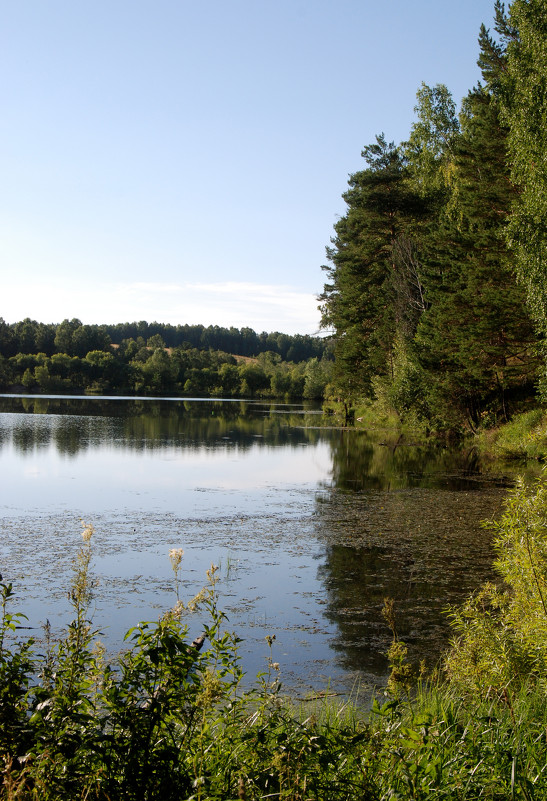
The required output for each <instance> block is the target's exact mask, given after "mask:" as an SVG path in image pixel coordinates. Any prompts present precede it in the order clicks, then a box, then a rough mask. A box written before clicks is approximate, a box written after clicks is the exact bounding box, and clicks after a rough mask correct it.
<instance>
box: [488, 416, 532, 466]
mask: <svg viewBox="0 0 547 801" xmlns="http://www.w3.org/2000/svg"><path fill="white" fill-rule="evenodd" d="M477 440H478V446H479V449H480V451H481V452H482V453H483V454H484V455H485V456H489V457H492V458H501V459H518V460H523V461H524V460H527V459H537V460H538V461H541V462H543V461H546V460H547V412H545V410H544V409H533V410H532V411H529V412H524V413H522V414H518V415H515V417H514V418H513V419H512V420H511V421H510V422H509V423H505V424H504V425H501V426H496V427H495V428H491V429H487V430H484V431H481V432H480V433H479V434H478V436H477Z"/></svg>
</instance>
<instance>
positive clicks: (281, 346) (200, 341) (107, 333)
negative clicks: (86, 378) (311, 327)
mask: <svg viewBox="0 0 547 801" xmlns="http://www.w3.org/2000/svg"><path fill="white" fill-rule="evenodd" d="M152 337H154V338H155V339H154V341H157V342H159V340H160V339H161V342H162V343H163V346H164V347H167V348H176V347H182V348H189V347H192V348H197V349H198V350H208V349H209V348H211V349H213V350H220V351H224V352H225V353H231V354H234V355H236V356H249V357H256V356H258V355H259V354H260V353H265V352H266V351H271V352H272V353H276V354H277V355H279V356H280V357H281V358H282V359H283V361H288V362H301V361H306V360H307V359H313V358H317V359H321V358H322V357H323V356H324V355H325V354H326V353H327V352H328V350H329V344H328V343H327V341H326V340H325V338H324V337H319V336H315V337H314V336H309V335H303V334H294V335H290V334H282V333H280V332H279V331H275V332H273V333H267V332H266V331H263V332H262V333H260V334H257V333H256V331H253V329H252V328H241V329H240V328H234V327H231V328H223V327H222V326H218V325H210V326H207V327H206V326H203V325H171V324H169V323H157V322H153V323H147V322H146V321H144V320H141V321H140V322H132V323H117V324H116V325H84V324H83V323H82V322H81V320H78V319H77V318H74V319H72V320H68V319H67V320H63V322H62V323H59V324H54V323H38V322H37V321H36V320H31V319H30V318H26V319H25V320H21V321H19V322H16V323H12V324H9V323H6V322H5V321H4V320H3V319H2V318H1V317H0V355H2V356H5V357H10V356H16V355H17V354H18V353H45V355H46V356H52V355H53V354H54V353H66V354H68V355H69V356H80V357H82V358H83V357H84V356H85V355H86V354H87V353H89V351H92V350H106V351H108V350H109V348H110V345H122V344H123V343H124V342H127V341H129V340H135V341H137V340H138V341H140V340H145V341H148V340H149V339H151V338H152Z"/></svg>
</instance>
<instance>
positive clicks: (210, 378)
mask: <svg viewBox="0 0 547 801" xmlns="http://www.w3.org/2000/svg"><path fill="white" fill-rule="evenodd" d="M332 366H333V363H332V356H331V352H330V344H329V342H328V341H327V340H326V339H325V338H321V337H311V336H307V335H298V334H297V335H292V336H291V335H288V334H282V333H279V332H275V333H266V332H262V333H260V334H257V333H256V332H255V331H253V330H252V329H251V328H242V329H238V328H222V327H220V326H208V327H205V326H203V325H178V326H174V325H169V324H163V323H157V322H153V323H147V322H145V321H140V322H134V323H119V324H117V325H84V324H83V323H82V322H81V321H80V320H78V319H72V320H63V322H62V323H59V324H48V323H39V322H36V321H35V320H31V319H28V318H27V319H25V320H22V321H20V322H17V323H12V324H9V323H6V322H5V321H4V320H3V319H2V318H0V389H2V390H3V391H6V390H7V391H15V390H25V391H29V392H44V393H46V392H49V393H52V392H55V393H70V392H91V393H106V394H114V393H116V394H140V395H145V394H149V395H166V394H169V395H176V396H178V395H181V396H191V395H195V396H199V397H202V396H209V395H211V396H223V397H235V396H238V397H276V398H280V397H288V398H310V399H311V398H315V399H320V398H322V397H323V396H324V394H325V388H326V386H327V384H328V383H329V381H330V377H331V374H332Z"/></svg>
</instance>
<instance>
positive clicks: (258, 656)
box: [0, 396, 514, 692]
mask: <svg viewBox="0 0 547 801" xmlns="http://www.w3.org/2000/svg"><path fill="white" fill-rule="evenodd" d="M318 421H319V417H318V415H317V412H316V411H315V410H314V409H313V408H312V407H309V408H306V407H304V406H302V405H282V404H270V403H251V402H239V401H235V402H227V401H197V400H196V401H187V400H147V399H139V400H134V399H112V398H110V399H104V398H66V397H65V398H54V397H52V398H42V397H40V398H36V397H32V398H26V397H15V396H10V397H0V459H1V462H0V464H1V469H2V495H1V501H0V503H1V511H2V515H1V521H0V526H1V531H0V534H1V537H0V572H2V574H3V575H4V578H5V579H8V580H10V581H12V582H13V583H14V586H15V587H16V589H17V591H18V594H19V597H20V603H19V609H21V610H23V611H24V612H25V613H26V614H27V615H28V616H29V618H30V621H29V624H30V625H32V626H35V627H36V628H37V632H38V633H39V631H40V629H39V626H40V623H41V622H43V621H44V620H45V619H46V618H49V619H50V620H51V622H52V624H53V625H54V626H60V625H61V624H62V622H63V621H65V620H66V614H67V602H66V589H67V586H68V584H69V582H70V575H71V564H72V560H73V558H74V556H75V554H76V552H77V549H78V548H79V545H80V542H81V538H80V531H81V520H84V521H85V522H89V523H92V524H93V525H94V527H95V531H96V535H95V538H94V554H95V558H94V563H93V573H94V576H96V578H97V580H98V583H97V587H96V592H95V609H94V621H95V623H96V624H97V625H98V626H100V627H101V629H102V632H103V640H104V642H105V643H106V644H107V646H108V648H109V649H110V650H116V649H117V648H119V647H120V646H121V641H122V637H123V633H124V632H125V631H126V630H127V629H128V628H129V627H130V626H132V625H134V624H135V623H136V622H138V621H139V620H152V619H155V618H157V617H158V616H159V615H160V614H161V613H162V612H163V611H164V610H165V609H167V608H169V607H170V606H172V605H173V603H174V600H175V596H174V592H173V583H172V572H171V567H170V563H169V558H168V552H169V549H170V548H178V547H182V548H184V551H185V554H184V558H183V579H184V596H185V597H186V598H187V599H188V598H190V597H192V596H193V595H194V594H195V593H196V592H197V591H198V590H199V588H200V587H201V586H202V584H203V582H204V578H205V571H206V569H207V568H208V567H209V565H210V564H211V563H212V562H213V563H215V564H217V565H219V566H220V575H221V582H220V584H219V591H220V598H221V603H220V605H221V608H223V609H224V610H225V611H226V613H227V614H228V618H229V624H228V625H229V627H230V628H231V629H234V630H235V631H236V632H237V634H238V635H239V636H240V637H241V638H242V639H243V644H242V648H241V653H242V658H243V661H244V667H245V669H246V670H247V671H248V674H249V675H250V676H251V677H252V676H254V675H255V674H256V672H257V671H259V670H262V669H264V667H265V665H266V656H267V648H266V644H265V639H264V638H265V637H266V635H271V634H275V635H276V641H275V644H274V658H275V659H276V660H277V661H279V662H280V663H281V678H282V680H283V682H284V684H285V686H286V687H287V688H291V689H293V690H296V691H298V692H305V691H307V690H309V689H312V688H313V689H315V690H320V689H324V688H325V686H326V685H327V683H328V682H329V680H330V686H331V688H332V689H334V690H338V691H340V692H346V691H348V690H349V689H351V688H352V686H354V685H355V684H356V683H359V684H360V685H361V686H364V687H365V688H366V687H370V686H373V685H376V684H381V683H382V682H383V681H385V678H386V670H387V666H386V659H385V651H386V649H387V647H388V645H389V641H390V632H389V631H388V629H387V628H386V626H385V624H384V622H383V620H382V616H381V609H382V605H383V599H384V597H386V596H390V597H392V598H394V599H395V600H396V609H397V615H398V628H399V633H400V635H401V637H403V638H404V639H405V641H406V642H407V644H408V645H409V647H410V651H411V654H412V656H413V657H415V658H416V659H421V658H426V659H428V660H429V661H430V662H433V661H435V660H436V659H437V658H438V655H439V653H440V650H441V649H442V647H443V646H444V644H445V643H446V641H447V637H448V633H449V632H448V625H447V621H446V615H445V614H444V611H445V610H446V608H447V607H448V606H449V605H450V604H453V603H457V602H458V601H459V600H461V599H462V598H463V597H464V596H465V595H466V594H468V593H469V592H471V591H472V590H473V589H474V588H475V587H476V586H477V585H478V584H479V583H481V582H482V581H483V580H485V578H487V577H490V576H491V572H490V571H491V568H490V564H491V559H492V553H491V549H490V537H489V534H488V532H487V531H485V529H484V528H483V527H481V525H480V521H481V520H483V519H484V518H489V517H492V516H493V515H496V514H497V513H498V512H499V510H500V508H501V505H502V502H503V498H504V496H505V494H506V493H507V487H508V486H510V484H511V482H512V481H513V480H514V474H512V473H509V472H508V468H507V469H504V470H503V471H500V470H499V469H498V470H493V469H492V468H490V469H489V470H487V469H486V468H485V467H484V466H481V465H480V464H479V463H478V461H477V459H476V458H475V456H474V454H473V452H454V451H448V450H439V449H431V448H429V449H427V448H425V447H420V446H417V445H412V444H411V443H404V442H403V443H398V444H397V443H395V442H390V441H389V440H386V439H383V438H382V437H384V438H385V437H386V435H385V434H384V435H382V434H381V433H379V432H376V433H375V432H369V433H366V432H357V431H347V430H340V429H334V428H332V429H329V428H320V427H319V426H318V425H317V423H318ZM188 622H189V626H190V633H191V635H192V636H194V635H195V634H198V633H200V632H201V620H200V616H199V614H197V616H195V617H192V618H189V621H188Z"/></svg>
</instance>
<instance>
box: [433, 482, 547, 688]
mask: <svg viewBox="0 0 547 801" xmlns="http://www.w3.org/2000/svg"><path fill="white" fill-rule="evenodd" d="M546 520H547V481H546V480H545V479H544V478H541V479H540V480H539V481H538V482H537V483H536V485H535V486H534V487H533V489H532V490H529V489H527V488H526V487H525V485H524V483H523V482H520V483H519V485H518V486H517V487H516V489H515V490H514V491H513V492H512V493H511V495H510V497H509V499H508V501H507V503H506V507H505V511H504V513H503V515H502V517H501V519H500V520H499V521H498V522H495V523H491V524H490V527H491V528H492V529H493V530H494V532H495V534H496V539H495V549H496V554H497V559H496V563H495V566H496V570H497V572H498V573H499V575H500V578H501V579H502V581H503V584H502V585H501V586H500V587H497V586H495V585H492V584H487V585H486V586H485V587H483V588H482V589H481V590H480V592H478V593H477V595H476V596H474V597H473V598H471V599H469V601H468V602H467V603H466V604H465V605H464V606H463V607H462V608H461V609H458V610H454V611H453V613H452V619H453V623H454V627H455V630H456V632H457V635H458V637H457V639H456V640H455V642H454V644H453V647H452V649H451V651H450V652H449V655H448V657H447V661H446V668H447V672H448V676H449V678H450V681H451V682H452V683H453V684H454V685H456V686H458V687H460V688H462V689H465V690H468V691H470V692H473V693H478V694H480V695H481V696H485V695H488V694H489V693H492V692H493V693H497V694H500V693H501V694H503V693H506V692H508V688H511V691H513V690H514V689H515V688H518V687H519V686H521V685H523V684H524V683H532V684H533V683H536V684H537V685H538V686H539V687H540V688H541V689H542V690H543V691H545V689H547V527H546Z"/></svg>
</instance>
